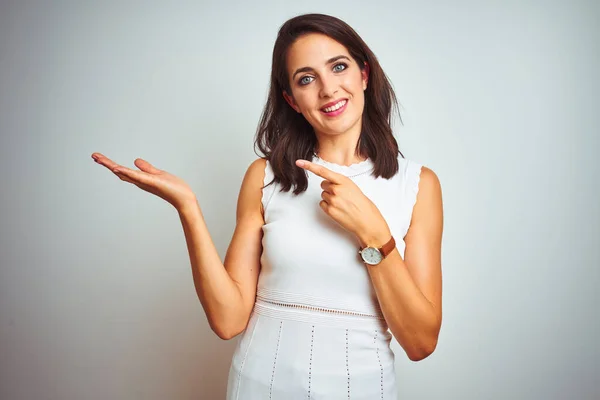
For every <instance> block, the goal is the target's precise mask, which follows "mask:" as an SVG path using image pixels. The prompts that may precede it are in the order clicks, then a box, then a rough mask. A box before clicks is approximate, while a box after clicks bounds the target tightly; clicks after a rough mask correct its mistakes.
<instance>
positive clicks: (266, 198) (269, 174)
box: [261, 160, 276, 222]
mask: <svg viewBox="0 0 600 400" xmlns="http://www.w3.org/2000/svg"><path fill="white" fill-rule="evenodd" d="M274 176H275V175H274V174H273V170H272V169H271V163H270V162H269V160H266V163H265V177H264V179H263V189H262V200H261V201H262V205H263V210H264V216H263V217H264V220H265V222H267V210H268V206H269V204H270V203H271V199H272V198H273V195H274V194H275V185H276V183H275V182H273V183H271V184H270V185H269V186H267V187H264V186H266V185H268V184H269V183H270V182H271V181H272V180H273V178H274Z"/></svg>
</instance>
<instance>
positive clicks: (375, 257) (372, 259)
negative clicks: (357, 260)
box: [360, 247, 383, 265]
mask: <svg viewBox="0 0 600 400" xmlns="http://www.w3.org/2000/svg"><path fill="white" fill-rule="evenodd" d="M360 255H361V256H362V259H363V261H364V262H365V263H367V264H370V265H377V264H379V263H380V262H381V260H382V259H383V256H382V255H381V253H380V252H379V250H377V249H376V248H375V247H366V248H364V249H363V250H362V252H361V253H360Z"/></svg>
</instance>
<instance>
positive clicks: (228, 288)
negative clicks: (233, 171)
mask: <svg viewBox="0 0 600 400" xmlns="http://www.w3.org/2000/svg"><path fill="white" fill-rule="evenodd" d="M265 163H266V161H265V160H263V159H258V160H256V161H254V162H253V163H252V164H251V165H250V167H249V168H248V171H247V172H246V175H245V176H244V180H243V182H242V187H241V189H240V194H239V198H238V204H237V218H236V228H235V231H234V234H233V238H232V240H231V243H230V245H229V248H228V250H227V254H226V256H225V261H224V263H222V262H221V259H220V258H219V255H218V253H217V250H216V248H215V246H214V243H213V241H212V239H211V237H210V234H209V232H208V229H207V227H206V223H205V221H204V218H203V216H202V212H201V210H200V207H199V205H198V203H197V202H194V203H193V204H192V203H190V204H188V205H187V206H185V207H183V208H182V209H181V211H180V212H179V215H180V218H181V223H182V225H183V230H184V232H185V238H186V242H187V247H188V253H189V256H190V262H191V265H192V274H193V277H194V285H195V287H196V293H197V294H198V298H199V299H200V302H201V303H202V306H203V308H204V311H205V313H206V316H207V318H208V322H209V324H210V326H211V328H212V330H213V331H214V332H215V333H216V334H217V335H218V336H219V337H220V338H222V339H230V338H232V337H235V336H236V335H238V334H239V333H240V332H242V331H243V330H244V329H245V328H246V325H247V324H248V319H249V318H250V313H251V312H252V308H253V306H254V300H255V297H256V286H257V283H258V273H259V271H260V256H261V253H262V244H261V239H262V225H263V224H264V220H263V215H262V203H261V198H262V190H261V187H262V185H263V179H264V169H265Z"/></svg>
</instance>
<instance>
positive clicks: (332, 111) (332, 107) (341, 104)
mask: <svg viewBox="0 0 600 400" xmlns="http://www.w3.org/2000/svg"><path fill="white" fill-rule="evenodd" d="M347 105H348V99H341V100H339V101H337V102H335V103H329V104H327V105H326V107H323V108H321V112H322V113H323V114H325V115H327V116H328V117H335V116H337V115H340V114H341V113H343V112H344V110H345V109H346V106H347Z"/></svg>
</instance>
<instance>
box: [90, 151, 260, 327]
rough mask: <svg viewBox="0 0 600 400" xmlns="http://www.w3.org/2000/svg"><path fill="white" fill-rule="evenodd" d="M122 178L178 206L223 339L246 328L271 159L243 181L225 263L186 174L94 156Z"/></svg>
mask: <svg viewBox="0 0 600 400" xmlns="http://www.w3.org/2000/svg"><path fill="white" fill-rule="evenodd" d="M92 158H93V159H94V161H96V162H97V163H98V164H100V165H103V166H105V167H106V168H108V169H110V170H111V171H112V172H113V173H115V174H116V175H117V176H118V177H119V178H120V179H121V180H123V181H125V182H129V183H131V184H134V185H136V186H137V187H139V188H140V189H142V190H145V191H146V192H149V193H152V194H154V195H156V196H159V197H161V198H162V199H164V200H166V201H167V202H169V203H170V204H172V205H173V206H174V207H175V209H176V210H177V211H178V213H179V217H180V220H181V223H182V225H183V231H184V233H185V240H186V243H187V248H188V253H189V256H190V262H191V266H192V275H193V277H194V285H195V287H196V293H197V294H198V298H199V299H200V302H201V303H202V307H203V308H204V311H205V313H206V316H207V318H208V322H209V324H210V327H211V328H212V330H213V331H214V332H215V333H216V334H217V335H218V336H219V337H220V338H222V339H230V338H232V337H234V336H236V335H237V334H239V333H240V332H242V331H243V330H244V329H245V328H246V325H247V324H248V320H249V318H250V314H251V312H252V307H253V305H254V299H255V297H256V285H257V282H258V273H259V270H260V256H261V254H262V244H261V239H262V225H263V223H264V221H263V211H262V202H261V199H262V189H261V188H262V185H263V180H264V170H265V166H266V161H265V160H263V159H258V160H256V161H254V162H253V163H252V164H251V165H250V167H249V168H248V171H247V172H246V175H245V176H244V180H243V182H242V187H241V189H240V194H239V198H238V205H237V224H236V228H235V232H234V234H233V239H232V241H231V243H230V245H229V249H228V250H227V255H226V257H225V262H224V263H222V262H221V259H220V257H219V254H218V252H217V250H216V248H215V246H214V243H213V241H212V238H211V237H210V234H209V232H208V229H207V227H206V223H205V221H204V217H203V215H202V211H201V209H200V206H199V204H198V201H197V199H196V196H195V194H194V193H193V191H192V190H191V188H190V187H189V186H188V185H187V184H186V183H185V182H184V181H183V180H181V179H180V178H178V177H176V176H174V175H172V174H169V173H168V172H166V171H162V170H159V169H157V168H155V167H154V166H152V165H151V164H150V163H148V162H147V161H145V160H142V159H140V158H138V159H136V160H135V162H134V163H135V165H136V166H137V167H138V168H139V169H140V170H139V171H136V170H134V169H130V168H127V167H124V166H122V165H119V164H117V163H115V162H114V161H112V160H110V159H109V158H107V157H105V156H104V155H102V154H100V153H94V154H92Z"/></svg>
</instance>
